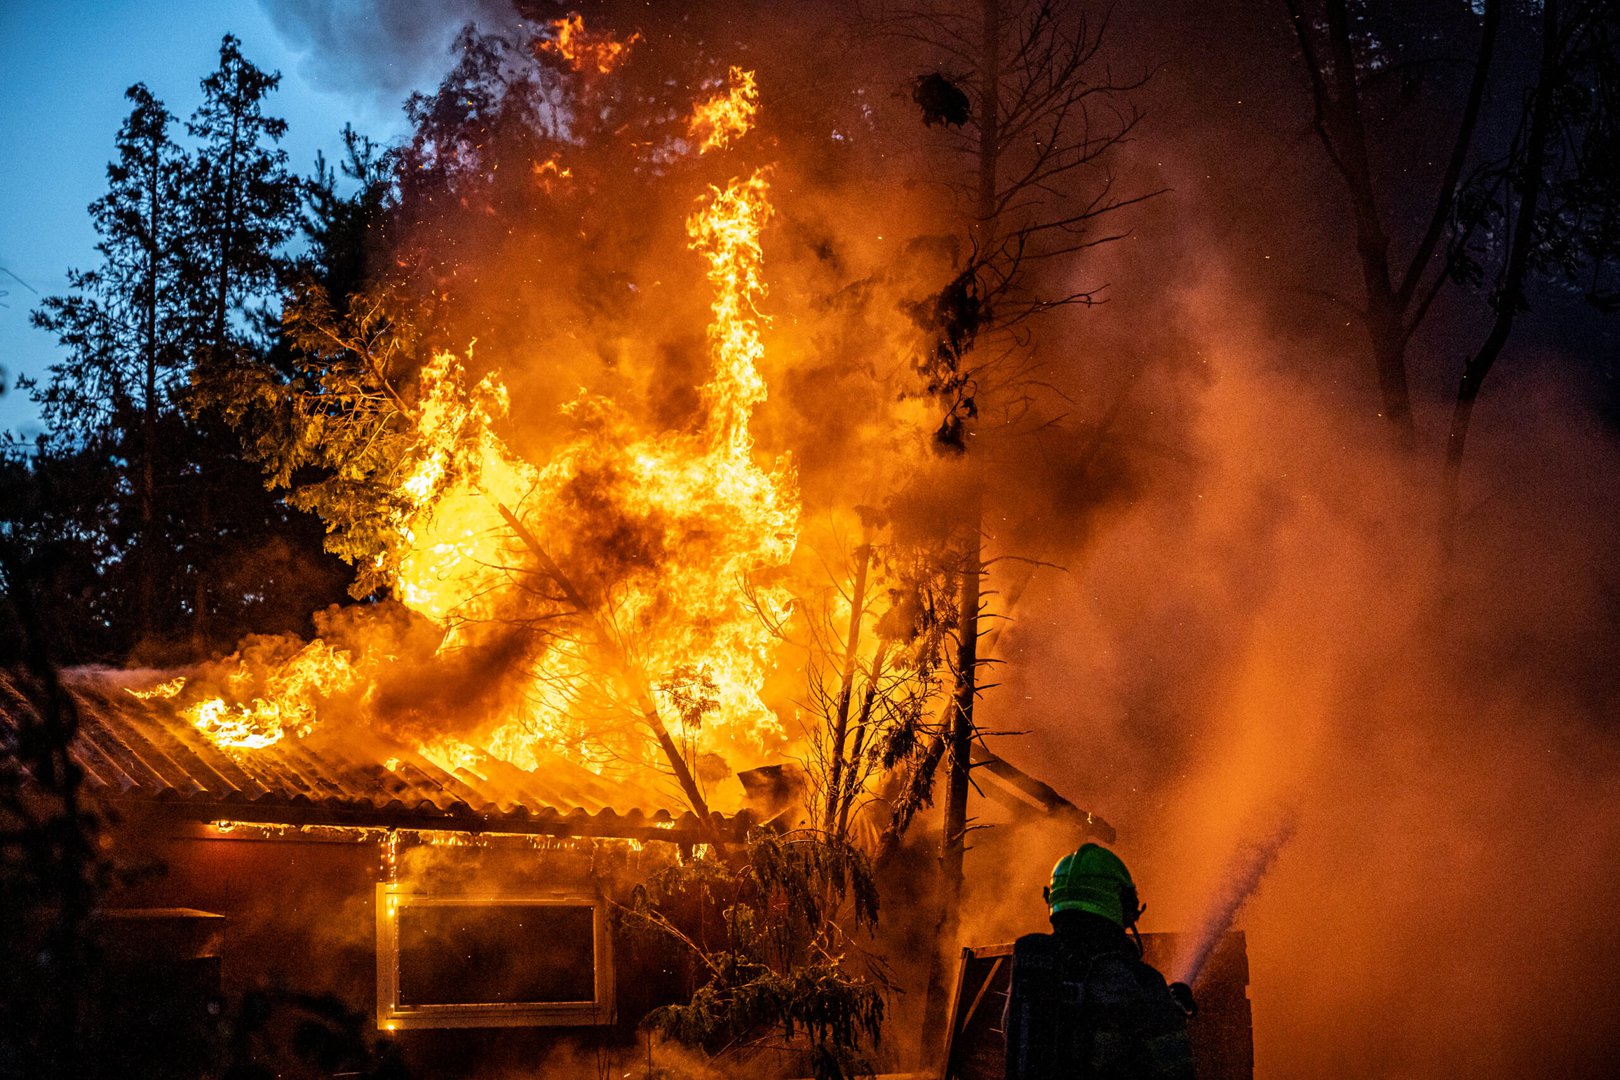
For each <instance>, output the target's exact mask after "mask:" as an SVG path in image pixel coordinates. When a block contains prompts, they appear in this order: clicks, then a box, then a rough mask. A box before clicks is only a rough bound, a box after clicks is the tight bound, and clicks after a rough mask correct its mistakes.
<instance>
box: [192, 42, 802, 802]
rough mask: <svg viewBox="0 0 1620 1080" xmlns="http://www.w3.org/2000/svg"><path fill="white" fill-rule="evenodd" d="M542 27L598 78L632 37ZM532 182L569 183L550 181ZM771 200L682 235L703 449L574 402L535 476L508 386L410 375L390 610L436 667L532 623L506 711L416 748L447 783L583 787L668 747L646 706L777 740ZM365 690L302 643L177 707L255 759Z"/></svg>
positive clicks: (685, 433)
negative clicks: (761, 429) (772, 695)
mask: <svg viewBox="0 0 1620 1080" xmlns="http://www.w3.org/2000/svg"><path fill="white" fill-rule="evenodd" d="M556 26H557V37H556V40H555V41H554V42H547V43H545V44H544V45H543V47H546V48H552V49H554V50H555V51H557V52H558V53H559V55H562V56H564V57H565V58H566V59H569V60H570V61H571V62H574V63H576V64H585V63H589V64H592V65H594V66H596V68H597V69H598V70H601V71H604V72H605V71H607V70H608V69H609V67H611V64H612V63H617V62H618V59H620V58H622V52H623V50H624V49H626V48H628V47H629V45H630V44H631V43H633V42H634V41H635V40H636V39H635V38H634V37H632V38H630V39H628V40H627V41H625V42H612V41H611V39H605V38H594V37H592V38H588V37H586V36H585V33H584V28H583V23H582V21H581V20H580V19H579V18H578V16H570V17H569V18H568V19H565V20H561V21H560V22H559V23H558V24H556ZM609 44H611V45H612V48H611V49H610V50H608V51H607V52H601V51H597V52H593V51H591V50H592V49H593V48H594V49H598V50H601V49H606V48H607V46H608V45H609ZM604 65H606V66H604ZM731 76H732V77H731V82H732V86H731V91H730V93H729V94H727V95H723V96H722V97H720V98H717V99H716V100H715V101H713V102H709V103H706V104H705V105H704V106H701V107H700V108H699V110H698V117H695V118H694V121H693V125H694V128H693V129H694V132H696V131H697V130H698V129H699V126H700V119H699V118H702V119H701V126H702V129H703V131H704V132H705V135H704V145H705V147H706V148H708V147H713V146H724V145H726V144H727V142H728V141H730V140H732V139H734V138H736V137H737V136H738V135H740V134H741V133H742V132H744V131H746V130H747V129H748V126H749V124H750V123H751V122H752V118H753V114H754V111H755V109H756V107H757V90H756V88H755V83H754V77H753V74H752V73H749V72H743V71H741V70H740V69H733V70H732V73H731ZM535 172H536V176H537V177H541V178H553V177H554V178H557V179H562V178H565V177H566V176H567V175H568V173H567V170H565V169H561V168H560V166H558V165H557V163H556V162H555V161H551V162H547V163H545V165H541V166H536V168H535ZM768 195H769V180H768V174H767V172H766V171H765V170H763V169H762V170H759V171H756V172H754V173H753V174H752V175H751V176H749V177H747V178H746V179H734V180H732V181H731V182H729V183H728V184H727V185H725V186H724V187H712V188H710V190H709V192H708V194H707V195H706V196H704V198H703V200H702V204H701V206H700V207H699V208H698V210H697V211H696V212H695V213H693V214H692V216H691V217H690V219H689V220H688V221H687V223H686V228H687V233H688V236H689V238H690V246H691V248H692V250H693V251H694V252H695V253H696V256H697V257H698V259H700V260H701V265H702V266H703V268H704V274H705V278H706V280H707V282H708V284H709V286H710V287H711V289H712V290H713V299H712V303H711V305H710V315H711V321H710V325H709V327H708V335H707V340H708V345H709V352H710V357H711V361H712V369H711V371H710V373H709V375H708V377H707V379H706V381H705V382H704V384H703V385H702V387H701V388H700V400H701V402H702V405H703V418H702V421H701V423H699V424H698V425H696V426H695V429H689V430H680V431H670V430H665V429H663V428H655V427H652V426H650V425H648V424H647V423H646V422H644V421H642V420H640V419H638V417H637V416H636V415H635V414H634V413H633V411H632V409H630V408H629V407H627V406H626V405H625V404H622V403H620V402H617V401H614V400H612V399H610V398H606V397H603V396H600V395H596V394H591V393H587V392H584V391H582V392H581V394H580V395H579V396H578V397H577V398H576V399H575V400H574V401H572V402H570V403H569V404H568V405H567V406H566V408H565V410H564V412H565V416H564V419H565V420H567V421H569V422H571V424H572V425H573V427H574V429H575V430H576V431H577V434H576V435H574V436H573V437H571V438H569V439H567V440H565V441H563V442H562V443H561V445H560V446H559V447H558V448H557V449H556V450H555V451H554V452H552V453H551V454H550V456H549V457H548V458H547V459H546V460H544V461H534V462H531V461H527V460H524V459H523V458H522V457H520V456H519V455H518V454H517V453H516V452H514V451H513V450H512V449H511V448H510V447H509V446H508V445H507V443H506V442H505V441H504V439H503V438H502V437H501V435H500V434H499V430H498V429H499V428H500V426H501V424H502V423H503V422H504V420H505V418H506V416H507V413H508V409H509V400H508V395H507V392H506V389H505V386H504V385H503V384H502V382H501V380H500V377H499V375H498V373H491V374H489V375H486V376H484V377H483V378H481V379H479V380H478V381H477V382H473V381H472V379H471V378H470V377H469V375H468V373H467V371H466V367H465V364H464V361H463V358H460V357H458V356H456V355H455V354H453V353H449V352H440V353H437V354H436V355H435V356H434V357H433V358H432V360H431V361H430V362H429V363H428V364H427V365H425V366H424V368H423V370H422V371H421V373H420V376H419V381H418V384H417V386H416V388H415V390H416V393H415V395H414V398H412V400H414V402H415V404H414V405H413V406H411V407H410V410H409V412H408V414H407V415H406V421H407V422H408V423H409V424H410V425H412V431H411V434H412V436H413V438H412V440H411V449H410V451H409V452H408V453H407V454H406V455H405V457H404V459H403V460H402V461H401V462H400V465H399V473H398V479H397V481H396V482H395V483H394V485H393V496H394V501H393V506H394V511H393V513H392V516H391V517H390V518H388V519H387V521H386V523H385V528H384V529H383V534H384V535H383V537H382V547H383V551H382V553H381V554H380V555H379V556H378V566H379V567H380V568H382V569H384V570H385V572H386V573H387V575H388V577H389V579H390V580H391V583H392V592H393V595H394V596H395V598H396V599H398V600H399V601H400V602H401V603H403V604H404V605H405V606H406V607H407V608H409V609H410V610H411V611H413V612H415V613H416V614H417V615H419V616H422V617H423V618H425V619H427V620H429V621H430V622H431V623H432V624H433V625H434V626H435V627H437V628H439V629H440V630H441V631H442V638H441V640H440V644H439V651H440V653H441V654H444V653H446V652H448V651H449V650H452V649H456V648H459V647H462V646H468V645H477V644H479V643H481V642H483V641H486V640H492V635H495V634H499V633H506V632H509V631H510V629H511V628H512V627H514V626H520V627H521V626H528V625H530V624H533V626H534V627H535V629H534V630H533V631H532V634H531V639H532V640H528V641H527V642H526V644H525V647H526V648H527V649H528V650H529V651H528V653H527V654H525V656H524V658H523V666H522V672H523V675H522V677H521V681H522V687H521V690H520V692H517V693H511V694H507V695H504V698H503V700H504V702H505V703H504V704H502V705H498V706H494V707H492V708H493V711H492V712H487V713H485V714H481V715H480V716H479V717H478V722H477V723H476V725H464V726H462V728H461V729H459V730H458V731H457V732H456V734H453V735H452V734H440V735H438V736H435V737H431V738H427V739H425V740H413V741H415V742H419V743H420V745H419V746H418V747H417V750H418V752H419V753H420V754H421V755H422V756H424V757H426V758H427V759H429V760H431V761H433V762H434V763H435V764H437V765H438V766H440V767H441V768H444V769H446V770H447V771H450V772H455V771H456V770H458V769H465V770H468V771H471V772H474V773H478V774H483V773H485V772H488V771H489V769H488V764H489V759H490V758H491V757H493V758H496V759H500V760H502V761H505V762H509V763H511V764H513V765H516V766H518V767H520V768H524V769H534V768H537V767H539V766H541V765H543V764H544V763H545V762H546V761H547V760H550V759H552V758H553V757H556V756H562V757H565V758H569V759H571V760H573V761H575V762H577V763H580V764H582V765H584V766H585V767H587V768H590V769H593V770H596V771H604V770H605V769H607V768H609V767H614V768H617V767H621V766H623V765H625V764H629V765H632V766H634V765H657V764H659V763H660V757H659V755H660V753H661V750H660V748H659V746H658V744H657V743H656V741H655V740H654V739H653V738H651V737H649V732H648V730H647V728H646V726H645V725H644V724H642V723H641V722H640V721H641V719H642V714H641V712H640V711H639V710H641V709H643V708H644V707H645V706H644V704H643V703H645V702H646V701H649V700H650V701H651V703H652V705H653V706H654V707H655V708H656V710H657V711H658V713H659V714H660V718H661V721H662V723H664V724H665V725H666V726H667V728H668V730H669V731H670V732H671V734H673V735H674V736H675V737H676V738H677V739H679V740H681V742H682V743H683V745H684V746H686V747H687V748H688V749H689V751H690V752H693V753H699V754H701V753H705V752H714V753H720V754H722V755H724V756H726V757H728V758H730V759H731V760H734V761H735V760H737V757H738V755H739V754H741V755H742V756H750V757H759V756H761V755H763V754H765V753H767V752H768V751H769V750H771V749H774V748H778V747H780V745H781V744H782V743H783V742H784V741H785V735H784V732H783V730H782V725H781V722H780V721H779V720H778V718H777V716H776V714H775V713H774V712H773V710H772V709H771V708H770V707H769V706H768V705H767V704H766V702H765V701H764V699H763V698H762V696H761V695H762V689H763V687H764V684H765V681H766V678H767V676H768V675H769V673H770V671H771V669H772V665H773V663H774V658H775V651H776V648H777V645H778V640H777V637H776V636H775V632H774V631H773V629H772V627H773V626H775V625H779V624H780V623H781V622H782V621H783V620H785V619H786V618H787V617H788V615H789V613H790V609H791V597H790V594H789V592H788V589H787V587H786V585H785V584H784V583H783V579H784V577H785V573H786V570H787V568H788V566H789V564H790V563H791V561H792V558H793V554H794V550H795V548H796V545H797V543H798V534H799V518H800V508H799V500H798V491H797V482H796V478H795V475H794V472H793V468H792V465H791V462H790V461H788V460H787V459H786V458H781V459H778V460H775V461H761V460H759V455H758V454H757V453H756V449H755V441H754V436H753V433H752V431H751V423H752V419H753V415H754V412H755V410H756V409H757V408H758V407H759V406H760V405H761V404H762V403H763V402H764V401H765V400H766V398H767V386H766V382H765V378H764V374H763V372H762V370H761V365H762V362H763V360H764V358H765V346H764V339H763V331H764V328H765V326H766V325H767V320H766V317H765V316H764V315H763V314H762V313H761V310H760V305H761V304H762V303H763V301H764V298H765V295H766V286H765V276H764V256H763V249H762V246H761V234H762V232H763V230H764V228H765V225H766V223H767V222H768V221H769V219H770V215H771V207H770V202H769V199H768ZM469 356H470V353H469ZM407 396H409V395H407ZM514 521H516V522H520V523H521V524H520V526H519V528H520V529H521V530H522V532H523V533H524V534H525V535H523V536H519V535H518V533H517V531H516V530H515V529H514ZM537 549H538V550H537ZM541 553H544V554H541ZM553 559H554V560H555V565H557V566H561V567H564V568H565V571H559V572H566V573H567V574H568V575H569V576H570V579H571V580H573V581H575V582H576V583H577V585H578V589H579V592H580V593H582V594H583V595H584V596H585V597H586V599H585V600H584V602H583V603H574V602H573V601H570V603H569V605H567V606H562V605H560V604H559V602H558V601H557V600H556V598H555V596H554V595H553V594H555V593H556V592H557V591H558V590H557V589H556V588H554V587H552V586H551V583H550V580H549V579H547V578H546V577H545V574H546V573H547V572H548V571H546V570H545V567H544V563H545V562H547V561H550V560H553ZM537 583H538V584H537ZM547 605H549V606H547ZM560 607H561V608H562V610H559V608H560ZM525 620H528V622H527V623H526V622H525ZM370 663H371V661H370V660H367V664H368V665H369V664H370ZM367 670H368V673H369V671H370V668H369V667H368V669H367ZM363 682H364V680H363V679H362V678H361V676H360V675H359V674H357V667H356V664H355V663H354V662H353V661H351V659H350V658H349V654H347V653H346V652H344V651H342V650H339V649H334V648H333V647H331V646H330V645H327V644H326V643H325V642H323V641H321V640H316V641H314V642H312V643H310V644H309V645H308V646H306V647H305V648H304V649H302V650H300V651H299V652H298V653H297V655H295V656H293V657H292V658H291V659H290V660H288V661H287V662H286V663H285V664H282V665H280V666H279V667H277V668H275V669H274V670H272V671H270V672H268V673H264V672H260V673H258V674H257V675H256V676H255V677H254V678H252V679H243V680H238V681H237V682H236V683H235V684H233V685H231V686H228V687H227V688H226V689H227V692H225V693H222V694H219V695H217V696H214V697H211V698H208V699H206V700H200V701H196V702H193V703H192V704H190V705H189V706H188V707H186V708H185V710H184V711H185V714H186V715H187V716H188V717H189V718H190V719H191V720H192V722H193V723H194V724H196V726H197V727H198V728H199V730H201V731H203V732H204V733H205V734H206V735H208V736H209V737H210V738H211V739H213V740H214V741H215V742H217V743H219V744H220V745H222V746H229V747H236V748H248V749H251V748H254V747H264V746H269V745H271V744H273V743H275V742H277V741H279V740H280V739H283V738H286V737H289V736H300V735H303V734H306V733H307V732H308V731H310V730H311V729H312V728H313V726H314V725H315V723H316V722H317V709H318V707H319V706H321V705H322V704H323V701H324V699H325V698H326V697H327V696H329V695H331V694H334V693H339V692H345V691H348V690H351V689H353V688H355V687H356V686H357V684H363ZM474 727H475V728H476V729H475V730H471V729H470V728H474ZM648 775H652V776H655V777H656V774H651V773H649V774H648Z"/></svg>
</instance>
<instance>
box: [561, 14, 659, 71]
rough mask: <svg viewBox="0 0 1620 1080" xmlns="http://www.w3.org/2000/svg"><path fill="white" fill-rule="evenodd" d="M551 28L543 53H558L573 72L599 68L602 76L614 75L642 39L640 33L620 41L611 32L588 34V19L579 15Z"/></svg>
mask: <svg viewBox="0 0 1620 1080" xmlns="http://www.w3.org/2000/svg"><path fill="white" fill-rule="evenodd" d="M549 25H550V26H551V31H552V37H551V38H550V39H549V40H544V41H541V42H540V45H539V48H540V51H541V52H549V53H555V54H556V55H557V56H559V57H561V58H562V59H563V61H565V62H566V63H567V64H568V66H569V68H570V69H571V70H573V71H584V70H585V69H586V68H595V69H596V71H597V72H598V73H599V74H602V75H611V74H612V73H613V69H614V68H616V67H618V66H619V65H620V64H622V63H624V61H625V59H626V58H627V57H628V56H629V55H630V47H631V46H632V45H634V44H635V43H636V42H638V41H640V40H641V34H640V33H634V34H631V35H630V36H629V37H627V38H625V39H624V40H623V41H619V40H617V39H615V38H614V36H613V35H612V34H611V33H605V32H604V33H593V32H591V31H588V30H586V29H585V17H584V16H582V15H580V14H578V13H577V12H576V13H574V14H571V15H568V16H566V17H564V18H561V19H557V20H556V21H554V22H552V23H550V24H549Z"/></svg>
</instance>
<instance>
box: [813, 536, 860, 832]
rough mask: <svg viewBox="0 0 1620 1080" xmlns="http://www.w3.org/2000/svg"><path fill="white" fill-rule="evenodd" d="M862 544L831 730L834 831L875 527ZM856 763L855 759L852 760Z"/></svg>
mask: <svg viewBox="0 0 1620 1080" xmlns="http://www.w3.org/2000/svg"><path fill="white" fill-rule="evenodd" d="M865 532H866V535H865V536H864V537H863V538H862V542H861V546H860V547H858V548H856V549H855V584H854V589H853V591H852V592H851V593H850V609H849V632H848V634H847V635H846V636H845V639H844V670H843V674H842V676H841V678H840V680H839V685H838V704H837V706H836V711H835V712H834V714H833V717H832V731H831V732H830V733H829V734H830V738H829V740H828V747H827V792H826V803H827V805H826V808H825V809H826V812H825V813H824V814H823V817H822V828H823V829H824V830H825V831H826V832H827V833H828V834H829V835H833V834H834V831H835V829H836V828H837V826H838V822H839V820H840V811H839V808H840V806H842V805H843V804H844V801H845V800H844V794H843V792H844V785H845V784H846V783H847V782H848V781H846V779H845V773H846V771H847V770H848V768H849V766H846V764H845V761H844V746H845V743H846V742H847V740H848V738H849V709H850V705H851V699H852V698H853V696H854V693H855V667H856V664H857V663H858V662H859V660H860V655H859V653H860V644H861V616H862V615H863V614H864V613H865V610H866V574H867V568H868V566H869V565H870V564H871V562H872V531H871V529H866V530H865ZM851 764H853V763H851Z"/></svg>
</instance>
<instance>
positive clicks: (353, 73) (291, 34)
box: [260, 0, 519, 108]
mask: <svg viewBox="0 0 1620 1080" xmlns="http://www.w3.org/2000/svg"><path fill="white" fill-rule="evenodd" d="M260 6H261V7H262V8H263V9H264V12H265V14H266V15H267V16H269V18H270V21H271V23H272V24H273V25H274V26H275V28H276V30H277V32H279V33H280V34H281V36H282V37H283V38H285V39H286V41H287V42H288V44H290V45H291V46H293V47H294V48H296V49H299V50H302V52H303V54H304V55H303V58H302V60H301V61H300V63H299V70H298V73H299V75H300V76H301V77H302V78H304V79H305V80H307V81H308V82H309V83H310V84H311V85H313V86H317V87H320V88H321V89H323V90H329V91H339V92H346V93H359V94H370V95H375V96H376V98H377V99H378V101H379V104H381V105H384V106H386V107H390V108H391V107H393V106H395V105H397V104H398V103H399V101H400V100H401V99H402V98H404V97H405V96H406V95H407V94H409V93H410V92H411V91H413V90H419V89H422V88H423V87H424V86H427V85H431V84H433V83H435V82H437V80H438V78H439V77H440V76H441V75H442V74H443V73H444V70H445V68H446V66H447V64H448V59H447V58H448V51H449V49H450V45H451V42H452V41H454V40H455V36H456V33H457V32H458V31H459V30H460V29H461V28H462V27H463V26H465V25H466V24H467V23H469V22H471V23H475V24H477V25H478V26H479V27H480V28H482V29H485V30H492V29H496V28H498V27H500V26H503V25H507V24H513V23H516V22H518V21H519V20H518V16H517V14H516V12H515V11H514V10H513V7H512V2H511V0H454V2H451V3H443V2H440V0H260Z"/></svg>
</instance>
